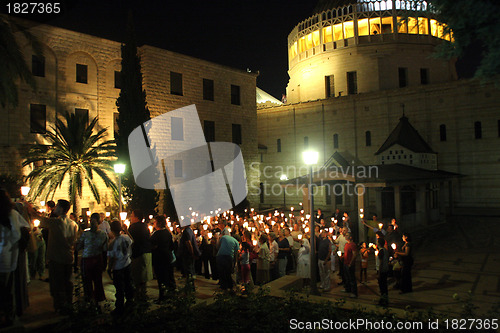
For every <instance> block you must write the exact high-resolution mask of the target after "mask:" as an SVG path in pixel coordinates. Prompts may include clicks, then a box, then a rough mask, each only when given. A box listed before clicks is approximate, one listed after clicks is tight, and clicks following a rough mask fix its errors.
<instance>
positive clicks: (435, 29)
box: [431, 19, 438, 37]
mask: <svg viewBox="0 0 500 333" xmlns="http://www.w3.org/2000/svg"><path fill="white" fill-rule="evenodd" d="M431 35H432V36H434V37H437V36H438V21H436V20H434V19H431Z"/></svg>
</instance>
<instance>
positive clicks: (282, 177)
mask: <svg viewBox="0 0 500 333" xmlns="http://www.w3.org/2000/svg"><path fill="white" fill-rule="evenodd" d="M280 180H281V181H282V182H284V181H286V180H288V177H287V176H286V175H281V177H280ZM285 195H286V185H285V186H284V187H283V211H285V210H286V197H285Z"/></svg>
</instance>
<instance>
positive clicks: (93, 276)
mask: <svg viewBox="0 0 500 333" xmlns="http://www.w3.org/2000/svg"><path fill="white" fill-rule="evenodd" d="M100 220H101V217H100V216H99V214H98V213H94V214H92V215H91V216H90V230H87V231H84V232H83V234H82V235H81V236H80V239H79V240H78V243H77V247H76V248H77V249H78V250H82V280H83V291H84V293H85V299H86V300H87V302H91V301H92V302H95V303H96V304H95V305H96V306H97V307H99V302H102V301H104V300H106V296H105V295H104V287H103V285H102V272H103V271H104V270H105V269H106V266H104V261H103V257H102V253H103V252H105V251H107V250H108V235H107V234H106V233H105V232H103V231H101V230H99V224H100Z"/></svg>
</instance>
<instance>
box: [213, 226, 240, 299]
mask: <svg viewBox="0 0 500 333" xmlns="http://www.w3.org/2000/svg"><path fill="white" fill-rule="evenodd" d="M239 249H240V244H239V243H238V241H237V240H236V239H235V238H234V237H233V236H230V235H223V236H222V237H221V238H220V239H219V251H218V252H217V271H218V273H219V279H220V287H221V289H223V290H226V289H232V288H233V285H234V281H233V279H232V277H231V275H232V273H233V270H234V266H235V263H236V255H237V253H238V251H239Z"/></svg>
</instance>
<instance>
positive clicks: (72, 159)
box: [23, 112, 118, 214]
mask: <svg viewBox="0 0 500 333" xmlns="http://www.w3.org/2000/svg"><path fill="white" fill-rule="evenodd" d="M64 118H65V120H66V123H64V122H63V121H62V120H61V119H57V120H56V127H55V128H54V127H52V132H50V131H48V132H47V134H46V138H47V139H48V140H49V141H50V144H49V145H43V144H35V145H34V146H32V147H31V148H30V150H29V151H28V154H27V158H26V160H25V161H24V162H23V166H27V165H29V164H31V163H35V164H37V163H38V164H42V165H41V166H39V167H36V168H35V169H34V170H33V171H31V172H30V174H29V175H28V176H27V177H26V178H27V180H28V181H29V182H30V185H31V193H30V195H31V196H32V197H33V198H37V197H41V198H42V199H44V200H47V199H48V198H49V197H51V198H53V197H54V194H55V192H56V190H57V189H58V188H61V184H62V183H63V181H64V180H65V179H68V180H69V189H68V197H69V199H70V200H71V202H72V203H73V205H74V206H73V209H74V212H75V213H76V214H79V208H80V207H79V206H80V200H81V197H82V187H83V184H84V180H85V181H86V184H87V185H88V186H89V187H90V190H91V192H92V194H93V196H94V198H95V200H96V201H97V203H100V202H101V196H100V194H99V190H98V189H97V186H96V181H95V180H96V177H94V176H95V175H97V176H99V178H100V179H101V180H102V181H103V182H104V184H105V185H106V187H107V188H111V189H112V190H113V193H114V195H115V197H118V195H117V193H118V192H117V186H116V184H115V183H114V181H113V180H112V179H111V178H110V177H109V176H108V173H111V172H113V166H112V163H113V160H114V159H112V157H114V156H115V144H114V141H113V140H108V141H105V140H103V139H104V137H105V134H106V131H107V130H106V129H105V128H104V129H100V130H98V131H97V133H95V134H94V129H95V127H96V124H97V117H96V118H94V119H92V121H91V122H90V124H89V122H88V120H89V117H88V115H85V114H79V115H77V114H69V113H67V112H66V113H65V114H64ZM99 141H101V142H99Z"/></svg>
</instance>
